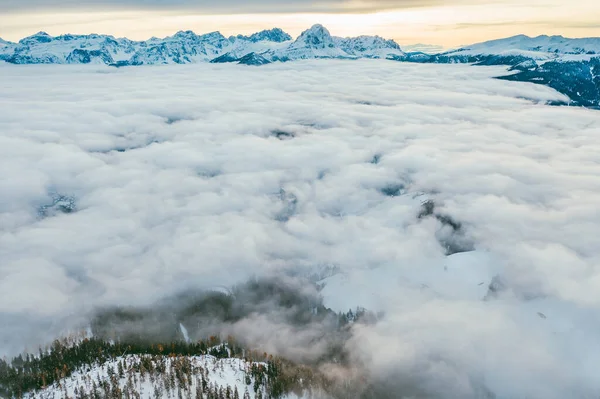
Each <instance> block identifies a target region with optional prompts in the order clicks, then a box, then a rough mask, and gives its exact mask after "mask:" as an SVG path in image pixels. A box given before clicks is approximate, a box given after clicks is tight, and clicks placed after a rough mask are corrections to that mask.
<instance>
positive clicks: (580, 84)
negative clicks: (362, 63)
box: [0, 25, 600, 108]
mask: <svg viewBox="0 0 600 399" xmlns="http://www.w3.org/2000/svg"><path fill="white" fill-rule="evenodd" d="M417 49H428V50H430V49H431V47H428V46H425V45H419V46H417V47H412V48H411V50H417ZM322 58H327V59H358V58H380V59H388V60H394V61H401V62H417V63H438V64H439V63H469V64H474V65H507V66H508V67H509V70H510V71H514V73H513V74H510V75H507V76H502V77H500V78H502V79H506V80H514V81H526V82H531V83H538V84H545V85H548V86H550V87H552V88H554V89H556V90H558V91H559V92H561V93H563V94H566V95H567V96H569V97H570V98H571V102H570V105H577V106H585V107H592V108H598V107H600V38H582V39H569V38H565V37H562V36H538V37H529V36H525V35H518V36H513V37H509V38H505V39H499V40H492V41H487V42H483V43H478V44H473V45H470V46H464V47H461V48H459V49H456V50H451V51H445V52H439V53H433V52H432V51H426V52H425V51H403V50H402V49H401V48H400V46H399V45H398V44H397V43H396V42H395V41H394V40H386V39H384V38H382V37H379V36H358V37H350V38H341V37H336V36H332V35H331V34H330V32H329V31H328V30H327V29H326V28H325V27H323V26H322V25H314V26H312V27H311V28H310V29H307V30H305V31H304V32H302V33H301V34H300V36H299V37H298V38H296V39H295V40H293V38H292V37H291V36H290V35H289V34H287V33H286V32H284V31H283V30H281V29H279V28H274V29H270V30H264V31H261V32H258V33H255V34H252V35H250V36H244V35H237V36H230V37H225V36H223V35H222V34H221V33H219V32H212V33H207V34H203V35H197V34H196V33H194V32H192V31H180V32H177V33H176V34H175V35H173V36H168V37H165V38H155V37H153V38H151V39H149V40H146V41H133V40H129V39H127V38H115V37H113V36H109V35H99V34H90V35H71V34H65V35H60V36H50V35H48V34H47V33H45V32H38V33H36V34H34V35H32V36H29V37H26V38H24V39H22V40H20V41H19V42H18V43H12V42H7V41H4V40H2V39H0V60H4V61H6V62H8V63H12V64H106V65H111V66H116V67H122V66H137V65H156V64H187V63H197V62H212V63H231V62H236V63H239V64H245V65H257V66H258V65H265V64H269V63H272V62H277V61H279V62H287V61H294V60H300V59H322Z"/></svg>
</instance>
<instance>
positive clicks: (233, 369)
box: [24, 355, 298, 399]
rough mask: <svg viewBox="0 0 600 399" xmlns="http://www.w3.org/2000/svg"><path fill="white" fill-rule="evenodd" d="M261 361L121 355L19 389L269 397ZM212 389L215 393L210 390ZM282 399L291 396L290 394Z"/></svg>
mask: <svg viewBox="0 0 600 399" xmlns="http://www.w3.org/2000/svg"><path fill="white" fill-rule="evenodd" d="M267 367H268V366H267V364H265V363H251V362H247V361H245V360H242V359H236V358H225V359H219V358H216V357H214V356H210V355H206V356H181V357H166V356H163V357H153V356H145V355H135V356H122V357H118V358H116V359H113V360H110V361H107V362H105V363H103V364H97V365H95V366H93V367H91V368H85V369H80V370H79V371H77V372H75V373H73V374H72V375H71V376H69V377H67V378H65V379H63V380H61V381H60V382H57V383H54V384H53V385H51V386H49V387H47V388H45V389H42V390H41V391H38V392H35V393H30V394H26V395H24V398H26V399H59V398H83V397H93V395H94V393H95V392H96V393H100V394H101V395H102V394H104V395H106V397H111V396H110V395H111V393H113V394H114V393H117V392H120V393H121V395H120V396H118V397H122V395H125V397H138V398H140V399H159V398H164V399H167V398H177V397H182V395H183V397H188V395H191V397H194V398H202V397H207V398H210V397H216V398H220V397H222V396H220V395H223V397H226V398H231V399H243V398H246V399H249V398H252V399H254V398H260V397H265V398H266V397H269V396H268V393H267V390H266V387H265V386H264V385H262V384H260V383H259V382H258V380H257V376H255V375H253V373H252V370H253V368H254V369H255V370H266V368H267ZM213 395H214V396H213ZM280 398H281V399H292V398H294V399H296V398H298V396H296V395H293V394H289V395H283V396H280Z"/></svg>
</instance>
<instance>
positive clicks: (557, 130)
mask: <svg viewBox="0 0 600 399" xmlns="http://www.w3.org/2000/svg"><path fill="white" fill-rule="evenodd" d="M506 73H507V72H506V69H505V68H504V67H472V66H468V65H436V64H408V63H394V62H389V61H386V60H352V61H348V60H345V61H344V60H312V61H297V62H294V63H278V64H270V65H265V66H262V67H260V68H254V67H246V66H243V65H231V64H208V63H206V64H192V65H179V66H176V67H173V66H156V67H143V66H142V67H137V68H123V69H117V68H109V67H106V66H89V65H88V66H78V65H69V66H64V65H45V66H36V65H27V66H16V65H11V64H0V87H2V91H1V92H0V170H1V171H2V173H1V174H0V192H1V193H2V198H1V200H0V259H2V262H0V293H1V296H2V300H1V301H0V356H2V355H6V356H12V355H15V354H17V353H20V352H21V351H23V350H25V349H29V350H32V349H33V350H34V351H35V349H36V348H37V347H38V345H43V344H45V343H48V342H51V341H52V339H54V338H56V337H58V336H61V335H62V334H65V333H68V332H69V331H73V330H76V329H78V328H81V327H82V326H84V327H85V326H86V324H88V323H89V320H90V318H91V317H92V315H93V314H94V312H96V311H97V310H98V309H101V308H105V307H111V306H139V307H144V306H150V305H152V304H153V303H156V302H157V301H160V300H161V299H164V298H170V297H173V296H175V295H178V294H180V293H182V292H186V291H190V290H223V289H228V288H229V287H231V286H233V285H236V284H241V283H244V282H245V281H247V280H248V279H252V278H265V277H277V278H285V279H291V280H297V281H298V282H300V281H310V282H311V283H315V284H316V285H317V287H319V291H318V293H316V294H315V295H319V296H320V297H322V299H323V304H324V305H325V306H326V307H329V308H331V309H333V310H334V311H336V312H338V311H341V312H346V311H348V310H349V309H356V308H357V307H364V308H366V309H368V310H369V311H372V312H376V313H377V314H378V321H377V322H376V323H372V324H365V325H357V326H355V328H353V329H351V331H350V335H351V336H350V338H349V339H348V341H347V343H346V345H347V346H348V349H349V353H350V356H351V358H352V361H353V362H355V363H356V364H358V365H361V366H362V367H364V368H365V369H366V370H368V373H371V374H372V376H373V378H375V379H380V380H382V381H385V383H386V384H388V386H390V387H391V388H390V389H392V390H393V389H394V387H397V389H398V391H402V392H414V393H415V395H417V396H418V397H445V398H471V397H473V398H475V397H493V396H490V395H495V397H497V398H545V399H552V398H557V399H558V398H565V397H571V398H591V397H597V396H598V393H599V392H600V381H599V380H598V378H597V364H598V362H599V361H600V344H599V343H598V339H597V337H598V335H599V333H600V320H598V318H597V314H598V312H599V311H600V271H599V269H598V265H600V212H599V206H598V204H599V203H600V178H599V177H598V176H600V113H598V111H595V110H589V109H583V108H577V107H551V106H549V105H546V104H548V103H557V102H564V101H567V100H568V99H567V98H566V97H565V96H564V95H562V94H560V93H558V92H556V91H554V90H552V89H550V88H548V87H545V86H541V85H535V84H529V83H520V82H509V81H503V80H498V79H494V77H497V76H500V75H503V74H506ZM298 284H300V283H298ZM306 289H307V290H311V289H313V288H312V286H311V287H306ZM265 325H266V326H268V328H265ZM229 327H230V328H231V329H232V331H234V332H239V331H243V332H244V334H246V335H249V336H251V337H253V339H255V340H257V341H261V340H263V341H264V342H265V345H270V346H269V349H270V350H272V351H274V352H277V351H278V350H280V349H278V348H281V346H282V345H279V344H280V343H282V342H283V343H285V344H286V345H288V346H289V348H287V349H286V350H287V351H288V352H289V353H286V355H290V354H291V356H295V357H299V358H301V357H303V356H308V357H310V356H316V354H317V352H319V350H320V347H319V346H318V345H317V346H314V347H311V346H310V342H312V341H313V340H314V338H315V336H318V335H319V333H320V331H317V332H315V331H304V330H303V331H299V330H297V329H295V328H293V327H291V326H288V325H286V323H285V322H282V321H281V320H279V322H278V323H275V322H274V320H273V319H269V318H268V317H266V318H265V317H264V316H263V315H261V314H258V313H253V314H252V315H251V317H248V318H245V319H244V320H242V321H240V322H239V323H236V324H235V325H233V326H229ZM290 348H292V349H290ZM305 352H310V353H305ZM419 395H420V396H419ZM485 395H488V396H485ZM379 397H380V398H382V397H384V396H379ZM391 397H395V396H391Z"/></svg>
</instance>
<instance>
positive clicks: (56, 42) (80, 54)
mask: <svg viewBox="0 0 600 399" xmlns="http://www.w3.org/2000/svg"><path fill="white" fill-rule="evenodd" d="M252 53H254V54H255V56H252V57H250V58H257V57H258V56H260V57H261V58H262V59H264V60H261V63H265V62H264V61H265V60H266V61H267V63H268V62H272V61H289V60H297V59H310V58H389V57H391V56H395V57H400V56H402V55H403V54H404V53H403V52H402V50H401V49H400V46H399V45H398V44H397V43H396V42H394V41H393V40H386V39H383V38H381V37H379V36H360V37H356V38H339V37H333V36H331V34H330V33H329V31H328V30H327V29H326V28H325V27H323V26H322V25H315V26H313V27H311V28H310V29H308V30H306V31H304V32H302V34H301V35H300V36H299V37H298V38H297V39H296V40H295V41H293V40H292V37H291V36H290V35H289V34H287V33H285V32H284V31H283V30H281V29H279V28H274V29H270V30H263V31H261V32H257V33H255V34H252V35H250V36H243V35H237V36H230V37H229V38H226V37H225V36H223V35H222V34H221V33H219V32H212V33H207V34H203V35H197V34H196V33H194V32H192V31H180V32H177V33H176V34H175V35H173V36H168V37H165V38H162V39H159V38H151V39H149V40H146V41H132V40H129V39H125V38H121V39H118V38H115V37H113V36H108V35H98V34H91V35H61V36H56V37H53V36H50V35H48V34H47V33H45V32H38V33H36V34H35V35H32V36H29V37H26V38H24V39H22V40H21V41H19V43H17V44H15V43H8V42H0V57H1V58H0V59H4V60H5V61H7V62H10V63H13V64H88V63H103V64H108V65H115V66H128V65H155V64H187V63H196V62H209V61H213V60H214V61H215V62H234V61H237V62H239V61H240V60H241V59H242V58H244V57H246V56H248V55H249V54H252Z"/></svg>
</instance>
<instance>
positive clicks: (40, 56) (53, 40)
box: [5, 32, 138, 64]
mask: <svg viewBox="0 0 600 399" xmlns="http://www.w3.org/2000/svg"><path fill="white" fill-rule="evenodd" d="M136 45H138V43H136V42H133V41H131V40H129V39H116V38H114V37H113V36H107V35H97V34H91V35H68V34H67V35H61V36H56V37H53V36H50V35H49V34H47V33H46V32H38V33H36V34H34V35H32V36H29V37H26V38H24V39H22V40H20V41H19V43H17V44H16V45H15V46H14V47H13V51H12V54H8V55H7V57H6V58H5V60H6V61H7V62H10V63H13V64H69V63H94V62H98V63H105V64H112V63H113V62H116V61H121V60H125V59H129V58H130V57H131V56H132V55H133V53H134V52H135V49H136Z"/></svg>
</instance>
